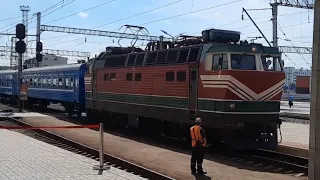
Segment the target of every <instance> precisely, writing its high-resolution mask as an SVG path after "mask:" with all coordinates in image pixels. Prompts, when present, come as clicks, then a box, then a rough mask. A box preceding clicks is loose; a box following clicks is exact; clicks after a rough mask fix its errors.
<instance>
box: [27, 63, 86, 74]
mask: <svg viewBox="0 0 320 180" xmlns="http://www.w3.org/2000/svg"><path fill="white" fill-rule="evenodd" d="M81 66H85V64H67V65H58V66H45V67H34V68H30V69H25V70H23V72H26V73H29V72H44V71H45V72H52V71H72V70H79V69H80V67H81Z"/></svg>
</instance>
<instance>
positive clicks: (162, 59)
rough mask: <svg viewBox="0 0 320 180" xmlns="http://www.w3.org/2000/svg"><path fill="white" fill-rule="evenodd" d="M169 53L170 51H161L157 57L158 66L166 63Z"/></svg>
mask: <svg viewBox="0 0 320 180" xmlns="http://www.w3.org/2000/svg"><path fill="white" fill-rule="evenodd" d="M167 52H168V51H159V52H158V56H157V61H156V62H157V64H160V63H165V62H166V58H167Z"/></svg>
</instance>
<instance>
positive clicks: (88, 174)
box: [0, 129, 144, 180]
mask: <svg viewBox="0 0 320 180" xmlns="http://www.w3.org/2000/svg"><path fill="white" fill-rule="evenodd" d="M0 138H1V141H0V162H1V163H0V179H1V180H7V179H8V180H9V179H10V180H12V179H15V180H21V179H23V180H31V179H32V180H34V179H52V180H57V179H59V180H71V179H72V180H73V179H74V180H75V179H77V180H81V179H83V180H87V179H90V180H106V179H110V180H111V179H114V180H128V179H135V180H139V179H144V178H142V177H140V176H137V175H134V174H131V173H128V172H125V171H122V170H120V169H117V168H113V167H111V168H110V169H109V170H107V171H104V172H103V174H102V175H98V171H95V170H93V166H94V165H98V164H99V162H98V161H95V160H93V159H90V158H87V157H85V156H81V155H79V154H75V153H73V152H70V151H67V150H64V149H61V148H59V147H56V146H53V145H50V144H47V143H45V142H42V141H38V140H36V139H33V138H31V137H28V136H25V135H23V134H20V133H18V132H13V131H9V130H5V129H1V130H0Z"/></svg>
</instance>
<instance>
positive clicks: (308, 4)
mask: <svg viewBox="0 0 320 180" xmlns="http://www.w3.org/2000/svg"><path fill="white" fill-rule="evenodd" d="M314 2H315V0H279V2H274V3H277V4H278V5H280V6H288V7H295V8H303V9H313V8H314Z"/></svg>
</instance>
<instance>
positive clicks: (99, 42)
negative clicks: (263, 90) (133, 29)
mask: <svg viewBox="0 0 320 180" xmlns="http://www.w3.org/2000/svg"><path fill="white" fill-rule="evenodd" d="M60 1H61V0H46V1H40V0H10V1H4V2H2V6H0V32H4V31H5V30H7V29H9V31H8V32H14V25H11V26H8V25H10V24H12V23H15V22H18V21H21V16H22V15H21V14H22V13H21V11H20V9H19V6H21V5H28V6H29V7H30V8H31V11H30V13H29V17H32V15H33V14H34V13H36V12H39V11H44V10H45V9H47V8H49V7H50V6H52V5H54V4H56V3H58V2H60ZM64 1H65V4H67V3H68V2H72V1H73V2H72V3H70V4H68V5H65V6H64V7H62V8H60V9H58V10H57V11H55V12H52V13H51V14H49V15H47V16H45V17H43V18H42V20H41V24H49V25H56V26H67V27H79V28H95V27H97V26H101V25H103V24H107V23H110V22H113V21H117V20H120V19H123V18H126V17H130V16H133V15H136V14H138V13H142V12H145V11H148V10H151V9H154V8H157V7H160V6H163V5H166V4H169V3H173V4H172V5H170V6H167V7H163V8H161V9H158V10H154V11H151V12H148V13H145V14H142V15H139V16H135V17H132V18H129V19H126V20H122V21H119V22H116V23H112V24H109V25H106V26H102V27H100V28H99V29H100V30H109V31H118V30H119V28H120V27H121V26H122V25H124V24H131V25H142V26H144V27H146V28H147V29H148V31H149V32H150V34H151V35H163V34H162V33H161V31H160V30H165V31H167V32H168V33H169V34H172V35H178V34H180V33H186V34H190V35H201V31H202V30H203V29H206V28H210V27H214V28H222V29H230V30H237V31H241V33H242V37H241V38H242V39H250V38H252V37H256V36H260V34H259V32H258V30H257V29H256V28H255V27H254V26H253V24H252V22H250V21H249V20H248V17H247V16H246V15H244V18H245V20H244V21H241V14H242V7H244V8H246V9H260V8H266V9H265V10H256V11H249V13H250V15H251V16H252V17H253V18H254V19H255V21H256V23H257V24H258V25H259V27H260V28H261V29H262V30H263V32H264V33H265V35H266V36H267V38H268V39H269V41H271V40H272V23H271V21H270V19H271V9H268V8H270V5H269V2H270V0H242V1H239V2H235V1H237V0H180V1H179V0H161V1H155V0H154V1H150V0H134V1H133V0H114V1H112V2H110V3H107V4H105V5H102V6H99V7H96V8H93V9H91V10H88V11H85V10H86V9H88V8H91V7H94V6H98V5H100V4H103V3H106V2H108V1H111V0H90V1H88V0H64ZM174 2H176V3H174ZM231 2H235V3H232V4H229V5H223V6H219V5H222V4H226V3H231ZM61 6H62V5H60V7H61ZM214 6H219V7H215V8H211V9H208V10H205V11H200V12H195V11H197V10H201V9H205V8H210V7H214ZM49 12H50V11H49ZM189 12H195V13H191V14H189V15H183V16H179V17H176V18H169V17H172V16H176V15H180V14H185V13H189ZM44 14H46V13H44ZM71 14H75V15H73V16H70V17H67V18H64V19H61V20H58V21H55V22H52V23H49V22H51V21H54V20H57V19H59V18H61V17H65V16H68V15H71ZM13 17H17V18H15V19H11V20H5V21H2V20H3V19H8V18H13ZM165 18H169V19H165ZM163 19H164V20H163ZM155 20H160V21H158V22H152V21H155ZM32 21H33V22H31V23H30V24H29V33H30V34H35V26H36V23H35V22H36V19H35V18H33V19H32ZM278 22H279V24H280V26H281V27H282V29H283V32H284V33H285V34H286V36H287V37H288V38H289V39H290V40H291V42H292V43H293V44H294V45H295V46H309V47H311V46H312V28H313V10H309V11H308V10H305V9H297V8H289V7H279V16H278ZM6 26H8V27H6ZM121 31H123V29H122V30H120V32H121ZM278 34H279V35H278V36H279V38H280V39H279V45H288V46H291V43H290V42H288V41H286V40H284V39H287V38H286V36H284V35H283V33H282V32H281V31H280V30H279V31H278ZM85 38H87V42H85ZM32 39H34V38H33V37H30V38H29V40H32ZM41 39H42V42H43V44H44V48H46V49H65V50H77V51H85V52H91V53H92V56H94V54H98V53H99V52H100V51H102V50H103V49H104V48H105V47H106V46H111V45H115V46H116V45H117V39H114V38H107V37H96V36H95V37H92V36H90V37H87V36H84V35H73V34H64V33H54V32H43V33H42V34H41ZM121 42H123V43H122V45H127V44H128V43H129V42H130V40H122V41H121ZM257 42H260V43H264V44H265V41H264V40H262V39H261V40H258V41H257ZM138 43H139V45H141V44H142V43H143V42H138ZM144 43H146V42H144ZM6 44H8V45H10V38H9V37H7V36H2V37H0V45H6ZM29 46H32V47H35V44H34V42H33V43H29ZM287 56H288V57H289V58H290V59H291V60H292V61H294V63H295V65H294V64H293V63H292V62H291V61H289V60H288V58H287V57H286V56H284V55H283V59H284V60H285V64H286V66H298V67H299V68H300V67H303V68H309V65H308V64H307V63H306V61H307V62H308V63H309V64H311V55H302V57H301V55H299V54H287ZM303 58H304V59H303ZM0 64H1V65H5V64H6V65H8V64H9V60H7V59H1V61H0Z"/></svg>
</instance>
